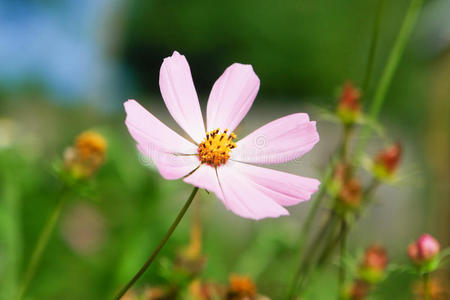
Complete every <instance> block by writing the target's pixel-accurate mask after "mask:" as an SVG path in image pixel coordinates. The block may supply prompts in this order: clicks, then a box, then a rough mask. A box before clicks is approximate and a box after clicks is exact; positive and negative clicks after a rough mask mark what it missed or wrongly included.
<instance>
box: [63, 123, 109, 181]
mask: <svg viewBox="0 0 450 300" xmlns="http://www.w3.org/2000/svg"><path fill="white" fill-rule="evenodd" d="M105 152H106V141H105V139H104V138H103V136H101V135H100V134H98V133H96V132H94V131H86V132H83V133H81V134H80V135H79V136H78V137H77V138H76V140H75V145H74V146H73V147H69V148H67V149H66V151H65V152H64V166H65V168H66V170H68V171H69V172H70V174H71V175H72V176H73V177H75V178H88V177H91V176H92V175H93V174H94V173H95V172H96V171H97V169H98V168H99V167H100V166H101V164H102V163H103V161H104V160H105Z"/></svg>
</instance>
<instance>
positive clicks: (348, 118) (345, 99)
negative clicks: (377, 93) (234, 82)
mask: <svg viewBox="0 0 450 300" xmlns="http://www.w3.org/2000/svg"><path fill="white" fill-rule="evenodd" d="M360 98H361V93H360V91H359V90H358V89H357V88H356V87H355V86H354V85H353V84H352V83H351V82H347V83H346V84H345V85H344V87H343V89H342V93H341V97H340V99H339V103H338V108H337V111H338V115H339V117H340V118H341V120H342V121H343V122H344V123H353V122H355V121H356V119H357V117H358V116H359V114H360V112H361V103H360Z"/></svg>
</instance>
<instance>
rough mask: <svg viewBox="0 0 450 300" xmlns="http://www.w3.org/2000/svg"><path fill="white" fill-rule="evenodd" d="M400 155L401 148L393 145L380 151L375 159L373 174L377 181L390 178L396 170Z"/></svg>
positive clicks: (396, 144)
mask: <svg viewBox="0 0 450 300" xmlns="http://www.w3.org/2000/svg"><path fill="white" fill-rule="evenodd" d="M401 155H402V146H401V145H400V143H395V144H393V145H391V146H389V147H387V148H386V149H384V150H382V151H381V152H379V153H378V154H377V156H376V157H375V164H374V173H375V176H376V177H377V178H379V179H386V178H389V177H392V176H393V175H394V173H395V171H396V170H397V167H398V164H399V161H400V158H401Z"/></svg>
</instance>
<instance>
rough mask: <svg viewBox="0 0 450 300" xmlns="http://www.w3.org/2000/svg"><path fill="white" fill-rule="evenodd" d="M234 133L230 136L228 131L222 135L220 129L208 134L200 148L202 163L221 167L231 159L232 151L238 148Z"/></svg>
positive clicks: (199, 153) (199, 155) (199, 154)
mask: <svg viewBox="0 0 450 300" xmlns="http://www.w3.org/2000/svg"><path fill="white" fill-rule="evenodd" d="M235 138H236V135H235V134H234V133H230V134H228V129H225V130H224V131H223V132H222V133H220V130H219V129H216V130H212V131H210V132H208V133H207V134H206V138H205V139H204V141H203V142H201V143H200V145H199V146H198V157H199V159H200V161H201V162H202V163H205V164H208V165H210V166H215V167H217V166H220V165H223V164H224V163H226V162H227V160H228V159H229V158H230V153H231V150H232V149H234V148H236V144H235V143H234V142H233V139H235Z"/></svg>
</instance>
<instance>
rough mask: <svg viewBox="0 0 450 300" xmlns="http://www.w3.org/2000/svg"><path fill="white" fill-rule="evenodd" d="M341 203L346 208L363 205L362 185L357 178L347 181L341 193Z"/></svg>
mask: <svg viewBox="0 0 450 300" xmlns="http://www.w3.org/2000/svg"><path fill="white" fill-rule="evenodd" d="M338 199H339V201H340V203H341V204H343V205H344V206H347V207H350V208H356V207H358V206H359V205H360V204H361V200H362V188H361V183H360V182H359V180H357V179H356V178H352V179H350V180H347V181H346V182H345V183H344V185H343V186H342V188H341V191H340V192H339V197H338Z"/></svg>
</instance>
